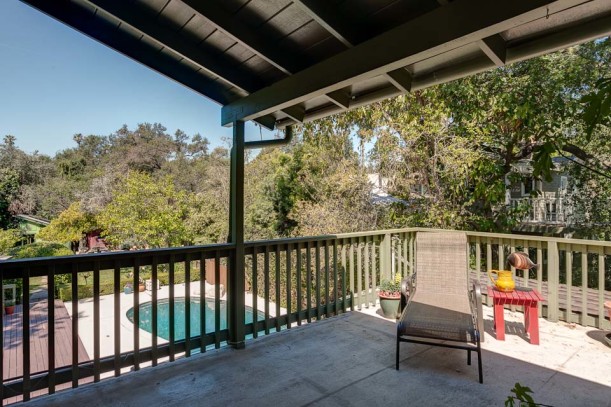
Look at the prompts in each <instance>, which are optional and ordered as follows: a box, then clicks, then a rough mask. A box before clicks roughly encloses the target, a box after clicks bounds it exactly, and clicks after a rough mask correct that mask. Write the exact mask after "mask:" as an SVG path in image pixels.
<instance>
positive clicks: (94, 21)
mask: <svg viewBox="0 0 611 407" xmlns="http://www.w3.org/2000/svg"><path fill="white" fill-rule="evenodd" d="M23 1H24V3H26V4H28V5H29V6H31V7H33V8H35V9H37V10H39V11H41V12H43V13H45V14H47V15H49V16H51V17H53V18H54V19H57V20H58V21H60V22H61V23H64V24H67V25H69V26H70V27H72V28H74V29H75V30H77V31H79V32H81V33H83V34H84V35H86V36H88V37H90V38H91V39H93V40H95V41H97V42H99V43H101V44H102V45H105V46H108V47H110V48H112V49H114V50H115V51H117V52H119V53H120V54H123V55H124V56H126V57H128V58H129V59H131V60H133V61H135V62H137V63H140V64H142V65H144V66H145V67H147V68H149V69H152V70H154V71H156V72H158V73H159V74H161V75H163V76H165V77H166V78H168V79H170V80H173V81H175V82H178V83H180V84H182V85H184V86H186V87H187V88H189V89H191V90H193V91H194V92H197V93H199V94H201V95H203V96H205V97H206V98H209V99H211V100H212V101H214V102H216V103H219V104H221V105H226V104H227V103H230V102H231V101H235V100H236V98H237V97H236V96H235V94H233V93H231V92H228V91H227V89H226V87H225V86H222V85H221V84H220V83H219V82H217V81H216V80H214V79H211V78H208V77H206V76H204V75H202V74H200V73H197V72H195V71H193V69H191V68H190V67H188V66H187V65H185V64H183V63H181V62H179V61H177V60H175V59H173V58H171V57H170V56H168V55H166V54H164V53H162V52H159V51H158V50H157V49H154V48H152V47H146V45H145V44H144V43H143V42H142V41H140V40H139V39H138V38H136V37H134V36H133V35H131V34H129V33H127V32H125V31H121V30H118V29H117V27H116V26H114V25H111V24H110V23H109V22H108V21H105V20H103V19H101V18H100V17H99V16H96V15H95V14H94V13H92V11H91V10H90V9H86V8H84V7H82V6H80V5H78V4H77V3H76V2H72V1H47V0H23ZM254 121H255V122H257V123H259V124H260V125H262V126H263V127H266V128H268V129H271V130H273V129H274V127H275V124H276V119H275V117H273V116H272V115H265V116H262V117H258V118H256V119H254Z"/></svg>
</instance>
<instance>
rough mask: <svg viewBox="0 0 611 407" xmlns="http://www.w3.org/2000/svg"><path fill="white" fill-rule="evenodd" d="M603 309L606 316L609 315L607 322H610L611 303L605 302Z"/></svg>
mask: <svg viewBox="0 0 611 407" xmlns="http://www.w3.org/2000/svg"><path fill="white" fill-rule="evenodd" d="M605 309H606V310H607V314H609V320H610V321H611V301H605Z"/></svg>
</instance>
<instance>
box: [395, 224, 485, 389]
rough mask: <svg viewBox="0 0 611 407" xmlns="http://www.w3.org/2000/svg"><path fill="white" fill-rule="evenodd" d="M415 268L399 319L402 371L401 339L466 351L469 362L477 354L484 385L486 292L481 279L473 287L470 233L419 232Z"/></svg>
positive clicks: (398, 346)
mask: <svg viewBox="0 0 611 407" xmlns="http://www.w3.org/2000/svg"><path fill="white" fill-rule="evenodd" d="M414 271H415V273H414V274H413V275H412V277H411V279H410V280H409V281H408V282H407V285H408V286H409V299H408V301H407V305H406V307H405V309H404V310H403V312H402V314H401V318H400V319H399V322H398V323H397V361H396V369H397V370H399V351H400V344H401V342H412V343H419V344H425V345H435V346H444V347H448V348H455V349H464V350H466V351H467V364H469V365H470V364H471V351H475V352H477V362H478V368H479V382H480V383H483V373H482V352H481V346H480V335H481V334H483V319H482V301H481V290H480V287H479V283H478V282H474V283H473V285H472V286H469V278H468V272H469V271H468V257H467V236H466V235H465V234H464V233H459V232H438V233H437V232H435V233H432V232H418V234H417V236H416V262H415V266H414ZM405 285H406V284H404V286H405Z"/></svg>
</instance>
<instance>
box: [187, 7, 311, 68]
mask: <svg viewBox="0 0 611 407" xmlns="http://www.w3.org/2000/svg"><path fill="white" fill-rule="evenodd" d="M182 2H183V3H185V4H187V5H188V6H189V7H191V8H192V9H193V10H194V11H195V12H196V13H198V14H199V15H200V16H202V17H204V18H206V19H208V20H209V21H210V22H211V23H212V24H213V25H214V26H215V27H217V28H218V29H219V30H221V31H222V32H223V33H225V34H227V35H228V36H229V37H231V38H232V39H233V40H234V41H236V42H238V43H240V45H242V46H244V47H246V48H247V49H249V50H250V51H251V52H253V53H255V54H257V55H259V56H260V57H261V58H263V59H264V60H266V61H267V62H269V63H270V64H272V65H273V66H275V67H276V68H277V69H279V70H280V71H282V72H284V73H285V74H291V73H295V72H297V71H299V70H301V69H303V67H304V66H307V65H308V64H305V63H304V61H301V60H298V59H296V58H295V57H294V55H293V54H292V53H290V52H284V51H283V50H282V49H280V48H278V47H277V46H276V45H275V44H273V43H271V42H270V41H268V39H267V38H264V36H262V35H261V33H260V32H259V31H257V30H254V29H252V28H250V27H248V26H247V25H246V24H244V23H243V22H241V21H240V20H238V19H237V18H235V16H234V15H232V14H230V13H228V12H226V11H225V10H223V8H222V7H220V6H219V5H218V4H217V3H215V2H213V1H207V0H204V1H202V0H182Z"/></svg>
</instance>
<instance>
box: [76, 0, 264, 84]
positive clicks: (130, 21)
mask: <svg viewBox="0 0 611 407" xmlns="http://www.w3.org/2000/svg"><path fill="white" fill-rule="evenodd" d="M86 2H87V3H89V4H91V5H92V6H95V7H98V8H100V9H102V10H104V11H106V12H107V13H108V14H111V15H112V16H114V17H115V18H117V19H118V20H120V21H121V22H123V23H125V24H127V25H129V26H131V27H133V28H135V29H136V30H138V31H140V32H141V33H143V34H145V35H147V36H148V37H150V38H152V39H153V40H155V41H156V42H158V43H160V44H161V45H163V46H164V47H166V48H168V49H170V50H172V51H174V52H175V53H176V54H178V55H180V56H181V57H182V58H185V59H186V60H188V61H190V62H192V63H193V64H195V65H197V66H199V67H201V68H202V69H203V70H205V71H207V72H208V73H210V74H212V75H215V76H218V77H219V78H221V79H222V80H223V81H225V82H227V83H229V84H230V85H232V86H235V87H236V88H239V89H241V90H242V91H244V92H246V93H253V92H255V91H257V90H259V89H261V88H264V87H265V86H266V85H267V84H266V83H264V82H262V81H261V80H260V79H258V78H256V77H254V76H253V75H252V74H251V73H249V72H248V71H245V70H244V69H239V68H237V67H234V66H232V61H230V60H229V59H228V58H227V57H226V56H225V55H223V54H222V53H220V52H211V51H205V50H204V49H203V48H202V47H201V46H197V45H195V44H192V43H190V42H189V41H188V40H187V39H186V38H184V37H183V36H181V35H180V34H178V33H176V32H175V31H174V30H172V29H170V28H166V27H165V26H163V25H162V24H159V23H158V22H156V21H155V19H152V18H150V14H148V15H147V13H146V12H145V11H143V10H142V9H140V8H138V7H135V6H134V5H133V4H132V3H130V2H118V1H115V0H86ZM234 65H235V64H234Z"/></svg>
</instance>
